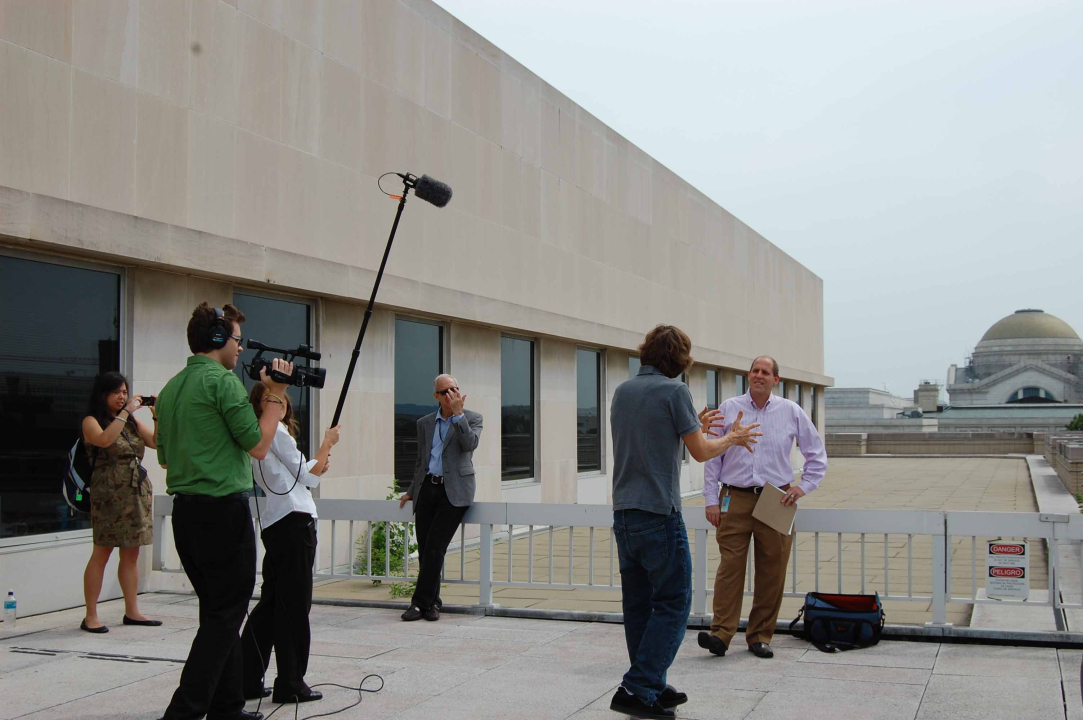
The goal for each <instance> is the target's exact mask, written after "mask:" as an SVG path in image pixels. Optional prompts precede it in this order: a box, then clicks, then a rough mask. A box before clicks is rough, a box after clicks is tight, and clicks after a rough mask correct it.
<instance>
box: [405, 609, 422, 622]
mask: <svg viewBox="0 0 1083 720" xmlns="http://www.w3.org/2000/svg"><path fill="white" fill-rule="evenodd" d="M422 617H424V613H422V612H421V608H419V607H418V606H417V605H411V606H410V607H409V608H407V610H406V612H404V613H403V614H402V619H403V620H405V621H406V622H413V621H414V620H420V619H421V618H422Z"/></svg>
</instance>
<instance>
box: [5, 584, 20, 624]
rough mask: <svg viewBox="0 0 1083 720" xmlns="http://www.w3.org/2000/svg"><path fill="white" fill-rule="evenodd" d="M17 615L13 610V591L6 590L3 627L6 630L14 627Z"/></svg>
mask: <svg viewBox="0 0 1083 720" xmlns="http://www.w3.org/2000/svg"><path fill="white" fill-rule="evenodd" d="M17 617H18V613H17V612H16V610H15V591H14V590H8V596H7V597H6V598H4V627H5V628H7V629H8V630H10V629H12V628H13V627H15V620H16V618H17Z"/></svg>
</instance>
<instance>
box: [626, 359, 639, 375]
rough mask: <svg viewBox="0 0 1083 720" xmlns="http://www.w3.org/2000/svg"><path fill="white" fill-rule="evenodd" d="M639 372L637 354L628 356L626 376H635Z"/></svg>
mask: <svg viewBox="0 0 1083 720" xmlns="http://www.w3.org/2000/svg"><path fill="white" fill-rule="evenodd" d="M638 374H639V356H638V355H629V356H628V377H635V376H636V375H638Z"/></svg>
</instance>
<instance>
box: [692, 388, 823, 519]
mask: <svg viewBox="0 0 1083 720" xmlns="http://www.w3.org/2000/svg"><path fill="white" fill-rule="evenodd" d="M719 410H721V411H722V414H723V415H724V416H725V418H726V420H728V421H729V423H732V422H733V421H734V420H736V419H737V413H739V412H744V417H742V418H741V424H742V425H751V424H752V423H759V424H760V426H759V427H758V428H756V430H757V431H758V432H762V433H763V437H761V438H756V439H757V440H758V441H759V442H758V443H757V444H756V445H754V446H753V450H754V451H755V452H749V451H748V450H746V449H744V448H743V447H732V448H730V449H729V450H727V451H726V452H725V453H724V454H723V455H721V456H719V457H716V458H713V459H711V460H708V461H707V464H706V465H705V466H704V468H703V475H704V477H703V497H704V498H705V499H706V504H707V505H718V491H719V485H730V486H732V487H763V486H764V485H766V484H767V483H771V484H772V485H775V486H778V487H781V486H783V485H787V484H789V483H792V482H793V481H794V478H793V465H791V464H790V448H792V447H793V441H794V439H795V438H796V439H797V443H798V445H799V446H800V450H801V454H802V455H803V456H804V458H805V467H804V470H803V471H802V473H801V482H800V483H798V484H797V486H798V487H799V488H801V489H802V490H804V491H805V494H806V495H807V494H808V493H810V492H812V491H813V490H815V489H816V488H817V487H819V486H820V481H821V480H823V479H824V473H826V472H827V450H826V449H825V448H824V442H823V440H822V439H821V438H820V433H818V432H817V431H816V426H815V425H813V424H812V420H811V419H810V418H809V416H808V415H806V414H805V411H804V410H802V409H801V406H800V405H798V404H797V403H795V402H793V401H791V400H787V399H785V398H782V397H779V396H778V395H771V398H770V399H769V400H768V401H767V404H766V405H764V406H763V409H762V410H761V409H760V408H758V407H756V403H754V402H752V395H751V393H745V394H744V395H741V396H740V397H735V398H730V399H729V400H726V401H725V402H724V403H722V405H721V406H720V407H719ZM729 423H727V424H726V426H725V427H724V428H722V429H721V430H718V429H716V430H715V432H717V433H719V434H723V433H725V432H726V431H727V430H729Z"/></svg>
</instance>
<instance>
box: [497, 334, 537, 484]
mask: <svg viewBox="0 0 1083 720" xmlns="http://www.w3.org/2000/svg"><path fill="white" fill-rule="evenodd" d="M500 338H501V339H503V338H509V339H512V340H523V341H525V342H529V343H530V348H531V351H530V366H531V370H532V372H531V383H532V385H533V387H532V388H531V393H530V395H531V397H530V402H531V405H532V406H533V411H532V413H531V415H532V416H533V435H534V437H533V442H532V443H531V444H532V445H533V447H534V451H533V452H534V457H533V458H532V461H533V462H532V463H531V464H532V468H531V475H530V477H525V478H515V479H512V480H505V479H504V422H503V419H504V397H503V391H501V397H500V416H501V417H500V419H501V422H500V488H501V490H503V489H513V488H517V487H524V486H527V485H540V484H541V474H540V473H539V472H538V463H539V462H540V459H541V432H540V428H541V415H540V413H541V403H539V402H538V395H539V391H540V390H541V355H540V352H541V349H540V348H539V346H538V344H539V343H538V338H536V337H532V336H530V335H521V334H519V333H514V332H504V331H501V332H500ZM500 363H501V368H500V371H501V373H503V371H504V368H503V363H504V356H503V349H501V356H500ZM500 382H501V384H503V382H504V379H503V374H501V378H500Z"/></svg>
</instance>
